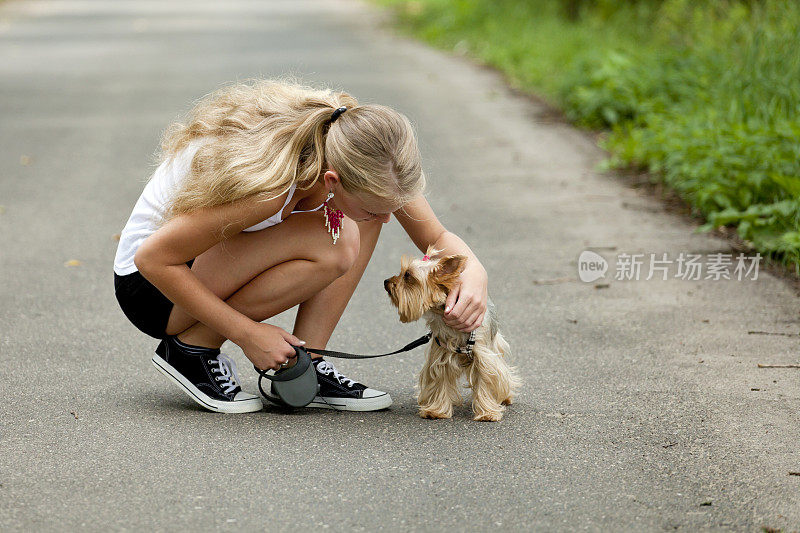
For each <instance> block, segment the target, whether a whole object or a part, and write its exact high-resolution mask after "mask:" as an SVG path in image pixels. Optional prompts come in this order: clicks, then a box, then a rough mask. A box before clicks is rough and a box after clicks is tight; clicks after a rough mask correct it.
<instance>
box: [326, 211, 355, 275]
mask: <svg viewBox="0 0 800 533" xmlns="http://www.w3.org/2000/svg"><path fill="white" fill-rule="evenodd" d="M360 246H361V238H360V235H359V230H358V225H357V224H356V223H355V222H354V221H353V220H351V219H349V218H344V219H342V227H341V228H339V238H338V239H336V244H334V245H333V250H334V253H333V257H332V261H333V264H334V268H335V269H336V272H337V274H338V275H339V276H341V275H343V274H344V273H345V272H347V271H348V270H350V269H351V268H352V267H353V264H354V263H355V262H356V258H358V250H359V248H360Z"/></svg>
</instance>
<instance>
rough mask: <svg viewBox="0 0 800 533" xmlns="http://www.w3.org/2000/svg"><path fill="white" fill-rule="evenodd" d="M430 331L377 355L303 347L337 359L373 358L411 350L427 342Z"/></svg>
mask: <svg viewBox="0 0 800 533" xmlns="http://www.w3.org/2000/svg"><path fill="white" fill-rule="evenodd" d="M431 335H432V334H431V332H428V333H426V334H425V335H423V336H422V337H420V338H418V339H417V340H414V341H411V342H409V343H408V344H406V345H405V346H403V347H402V348H400V349H399V350H395V351H393V352H389V353H382V354H377V355H359V354H354V353H347V352H337V351H335V350H318V349H316V348H306V347H305V346H304V347H303V348H305V349H306V350H307V351H309V352H313V353H315V354H319V355H327V356H329V357H336V358H339V359H374V358H375V357H386V356H387V355H394V354H396V353H400V352H407V351H409V350H413V349H414V348H416V347H417V346H422V345H423V344H427V343H428V341H429V340H431Z"/></svg>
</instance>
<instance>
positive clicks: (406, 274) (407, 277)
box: [403, 270, 411, 281]
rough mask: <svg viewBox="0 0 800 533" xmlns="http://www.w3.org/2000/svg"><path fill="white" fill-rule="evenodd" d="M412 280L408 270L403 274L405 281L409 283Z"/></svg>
mask: <svg viewBox="0 0 800 533" xmlns="http://www.w3.org/2000/svg"><path fill="white" fill-rule="evenodd" d="M410 279H411V273H410V272H409V271H408V270H406V272H405V274H403V280H405V281H408V280H410Z"/></svg>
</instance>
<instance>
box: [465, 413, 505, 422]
mask: <svg viewBox="0 0 800 533" xmlns="http://www.w3.org/2000/svg"><path fill="white" fill-rule="evenodd" d="M472 419H473V420H477V421H479V422H499V421H500V420H502V419H503V413H502V412H492V411H487V412H485V413H475V416H474V417H472Z"/></svg>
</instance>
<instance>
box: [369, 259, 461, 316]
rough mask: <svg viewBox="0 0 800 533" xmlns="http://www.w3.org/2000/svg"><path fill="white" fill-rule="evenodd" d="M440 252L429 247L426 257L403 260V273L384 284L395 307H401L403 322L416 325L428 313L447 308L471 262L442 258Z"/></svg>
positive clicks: (401, 269) (401, 268)
mask: <svg viewBox="0 0 800 533" xmlns="http://www.w3.org/2000/svg"><path fill="white" fill-rule="evenodd" d="M439 252H440V250H437V249H435V248H433V247H432V246H429V247H428V251H427V252H426V253H425V257H423V258H421V259H412V258H411V257H408V256H407V255H403V256H402V257H401V258H400V273H399V274H398V275H396V276H392V277H391V278H389V279H386V280H384V281H383V287H384V288H385V289H386V292H388V293H389V298H391V300H392V304H393V305H394V306H395V307H397V312H398V314H399V315H400V322H414V321H415V320H419V318H420V317H421V316H422V315H423V314H424V313H425V311H427V310H429V309H432V308H436V307H443V306H444V303H445V300H446V299H447V295H448V294H449V293H450V289H452V288H453V287H454V286H455V284H456V282H457V280H458V276H459V275H460V274H461V272H462V271H463V270H464V266H465V265H466V262H467V258H466V256H463V255H445V256H440V255H438V253H439Z"/></svg>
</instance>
